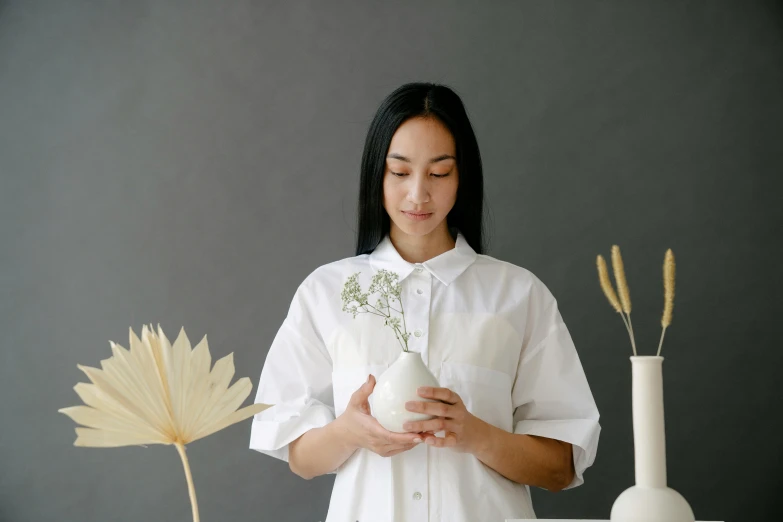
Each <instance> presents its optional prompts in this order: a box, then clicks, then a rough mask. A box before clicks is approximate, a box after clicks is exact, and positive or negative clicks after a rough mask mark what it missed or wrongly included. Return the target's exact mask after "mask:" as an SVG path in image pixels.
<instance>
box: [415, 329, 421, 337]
mask: <svg viewBox="0 0 783 522" xmlns="http://www.w3.org/2000/svg"><path fill="white" fill-rule="evenodd" d="M421 334H422V331H421V330H416V331H415V332H413V335H415V336H416V337H421Z"/></svg>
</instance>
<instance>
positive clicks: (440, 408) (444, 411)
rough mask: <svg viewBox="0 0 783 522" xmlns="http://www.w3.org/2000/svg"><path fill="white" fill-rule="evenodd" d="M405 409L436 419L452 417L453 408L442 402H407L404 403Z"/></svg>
mask: <svg viewBox="0 0 783 522" xmlns="http://www.w3.org/2000/svg"><path fill="white" fill-rule="evenodd" d="M405 409H406V410H408V411H414V412H418V413H424V414H427V415H434V416H436V417H447V418H453V417H454V415H453V411H454V406H453V405H451V404H445V403H442V402H424V401H408V402H406V403H405Z"/></svg>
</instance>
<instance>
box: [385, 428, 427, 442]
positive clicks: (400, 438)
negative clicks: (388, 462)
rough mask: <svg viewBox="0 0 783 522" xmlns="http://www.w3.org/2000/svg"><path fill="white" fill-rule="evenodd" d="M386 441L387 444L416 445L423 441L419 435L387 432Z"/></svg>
mask: <svg viewBox="0 0 783 522" xmlns="http://www.w3.org/2000/svg"><path fill="white" fill-rule="evenodd" d="M386 440H388V443H389V444H418V443H419V442H423V441H424V439H423V438H422V436H421V434H420V433H416V432H411V433H394V432H391V431H390V432H388V435H387V438H386Z"/></svg>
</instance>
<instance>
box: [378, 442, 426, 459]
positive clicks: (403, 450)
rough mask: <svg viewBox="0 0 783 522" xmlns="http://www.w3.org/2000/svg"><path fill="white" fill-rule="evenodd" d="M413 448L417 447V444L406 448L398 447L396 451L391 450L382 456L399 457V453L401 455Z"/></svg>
mask: <svg viewBox="0 0 783 522" xmlns="http://www.w3.org/2000/svg"><path fill="white" fill-rule="evenodd" d="M415 446H418V444H414V445H412V446H406V447H400V448H397V449H393V450H391V451H388V452H385V453H384V455H385V456H387V457H393V456H394V455H399V454H400V453H403V452H405V451H408V450H411V449H413V448H414V447H415Z"/></svg>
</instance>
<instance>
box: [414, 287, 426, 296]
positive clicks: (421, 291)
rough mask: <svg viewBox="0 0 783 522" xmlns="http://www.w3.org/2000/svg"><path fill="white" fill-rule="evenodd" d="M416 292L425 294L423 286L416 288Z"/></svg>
mask: <svg viewBox="0 0 783 522" xmlns="http://www.w3.org/2000/svg"><path fill="white" fill-rule="evenodd" d="M416 293H417V294H419V295H421V294H423V293H424V290H422V289H421V288H417V289H416Z"/></svg>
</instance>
